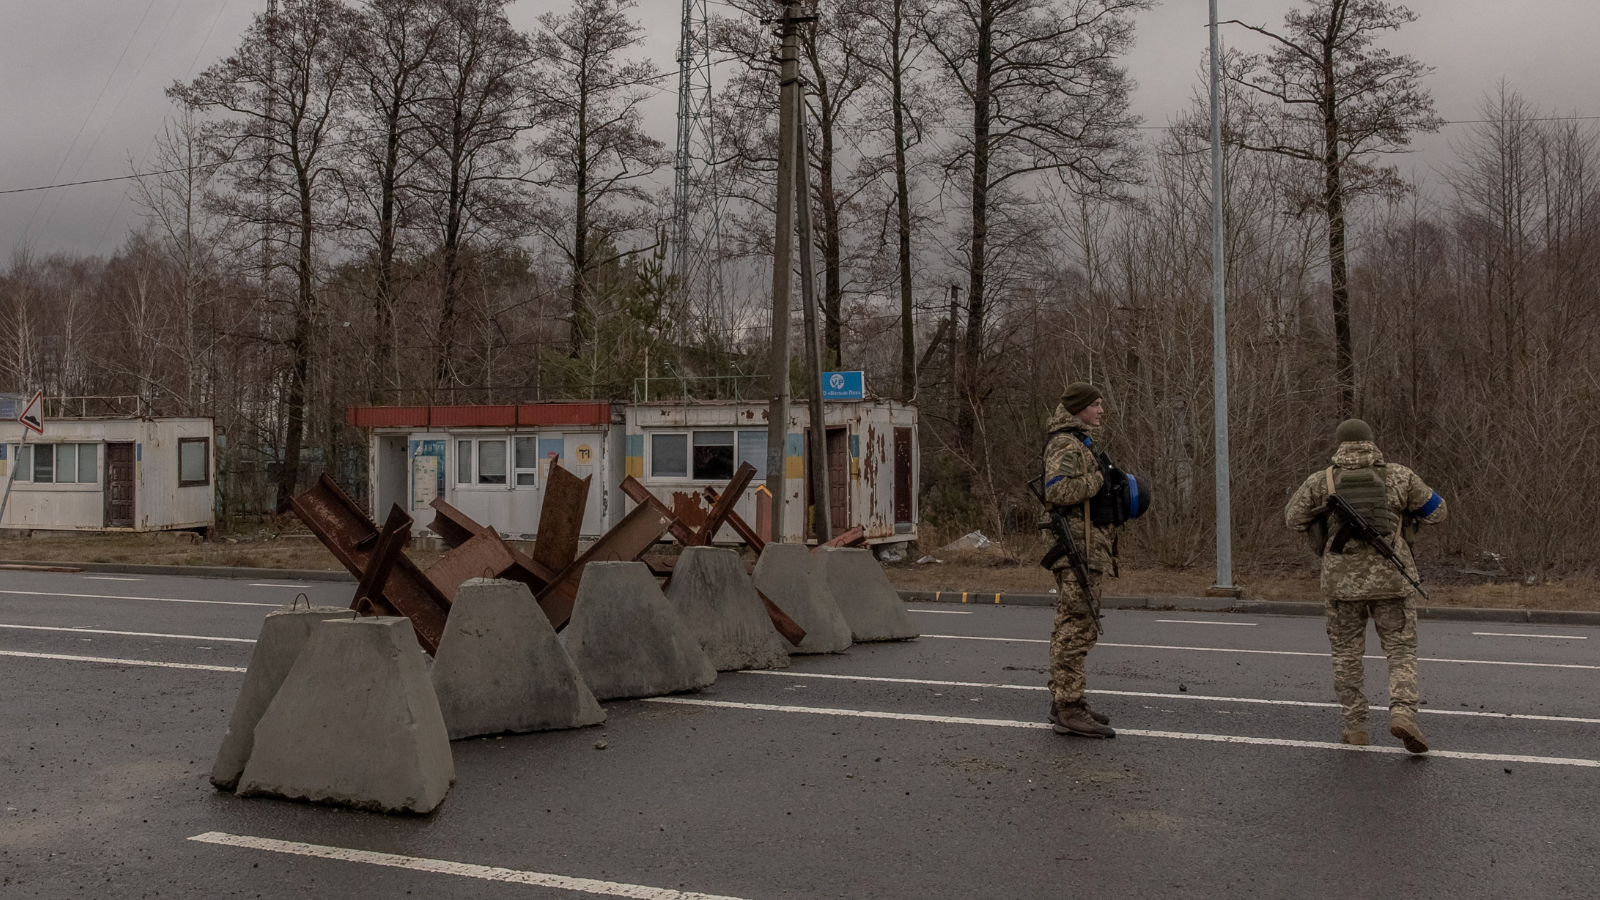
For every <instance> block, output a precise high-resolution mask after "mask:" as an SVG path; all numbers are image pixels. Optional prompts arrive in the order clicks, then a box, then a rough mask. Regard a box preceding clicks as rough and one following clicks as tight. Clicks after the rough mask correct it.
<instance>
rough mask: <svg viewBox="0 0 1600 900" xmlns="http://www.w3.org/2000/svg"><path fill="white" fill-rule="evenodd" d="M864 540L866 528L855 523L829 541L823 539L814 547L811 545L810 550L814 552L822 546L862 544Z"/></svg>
mask: <svg viewBox="0 0 1600 900" xmlns="http://www.w3.org/2000/svg"><path fill="white" fill-rule="evenodd" d="M866 541H867V530H866V529H865V528H862V527H861V526H860V525H857V526H855V527H854V528H851V529H850V530H849V531H846V532H845V533H844V534H841V535H839V536H838V537H836V538H834V539H833V540H831V541H825V542H823V543H821V544H818V545H817V546H815V547H812V548H811V552H812V553H815V552H817V551H818V550H821V549H822V548H823V547H854V546H856V545H857V544H864V543H866Z"/></svg>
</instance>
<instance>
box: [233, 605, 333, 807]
mask: <svg viewBox="0 0 1600 900" xmlns="http://www.w3.org/2000/svg"><path fill="white" fill-rule="evenodd" d="M354 615H355V613H353V612H351V611H350V610H348V609H340V608H339V607H337V606H312V607H302V608H300V609H280V610H276V611H274V612H270V613H268V614H267V618H266V621H264V622H262V623H261V633H260V634H259V635H257V636H256V648H255V650H254V651H252V652H251V653H250V667H249V668H248V669H246V670H245V673H244V684H242V685H240V686H239V699H238V701H237V702H235V703H234V704H233V718H231V719H229V720H228V733H227V734H225V735H223V737H222V748H221V749H220V750H218V751H217V759H216V762H214V763H212V764H211V783H212V784H214V785H216V786H217V787H219V788H221V789H222V790H225V791H231V790H233V789H234V787H236V786H237V785H238V784H239V775H240V773H242V772H244V765H245V763H246V762H249V760H250V749H251V748H252V747H253V746H255V733H256V723H257V722H260V721H261V716H262V714H263V713H265V712H266V711H267V706H268V705H270V704H271V703H272V698H273V697H274V696H275V695H276V694H277V693H278V688H279V687H280V686H281V685H282V684H283V679H285V678H287V677H288V676H289V670H290V669H291V668H293V667H294V661H295V660H296V659H299V658H300V651H301V650H304V649H305V646H306V641H307V639H309V638H310V637H311V631H312V629H313V628H314V627H315V626H316V625H317V624H318V623H320V622H322V621H324V620H326V619H349V618H352V617H354Z"/></svg>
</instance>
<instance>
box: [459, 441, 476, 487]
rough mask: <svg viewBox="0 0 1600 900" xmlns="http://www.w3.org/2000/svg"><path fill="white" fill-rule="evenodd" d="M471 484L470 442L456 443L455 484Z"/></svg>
mask: <svg viewBox="0 0 1600 900" xmlns="http://www.w3.org/2000/svg"><path fill="white" fill-rule="evenodd" d="M471 483H472V442H471V441H456V484H471Z"/></svg>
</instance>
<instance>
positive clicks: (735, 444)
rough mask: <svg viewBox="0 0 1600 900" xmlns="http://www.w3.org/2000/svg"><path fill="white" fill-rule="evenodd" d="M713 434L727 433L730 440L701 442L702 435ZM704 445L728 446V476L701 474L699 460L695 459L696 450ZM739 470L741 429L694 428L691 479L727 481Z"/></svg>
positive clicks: (690, 445) (691, 441)
mask: <svg viewBox="0 0 1600 900" xmlns="http://www.w3.org/2000/svg"><path fill="white" fill-rule="evenodd" d="M713 434H716V435H727V436H728V442H727V443H726V444H722V443H717V444H701V443H700V436H701V435H713ZM702 446H704V447H708V448H709V447H718V448H721V447H726V448H728V474H727V477H726V478H724V477H722V476H720V475H718V476H713V475H701V474H700V472H699V466H698V465H697V462H698V460H696V459H695V451H697V450H699V449H700V448H701V447H702ZM738 470H739V430H738V429H737V428H697V429H695V430H694V432H693V434H692V435H691V436H690V437H689V479H690V480H691V481H714V482H720V481H727V480H728V479H730V478H732V477H733V473H734V472H737V471H738Z"/></svg>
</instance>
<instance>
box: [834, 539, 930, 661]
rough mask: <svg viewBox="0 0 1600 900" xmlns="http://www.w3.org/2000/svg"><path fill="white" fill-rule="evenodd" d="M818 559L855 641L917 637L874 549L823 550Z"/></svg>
mask: <svg viewBox="0 0 1600 900" xmlns="http://www.w3.org/2000/svg"><path fill="white" fill-rule="evenodd" d="M815 559H816V565H817V568H818V569H819V570H820V571H821V573H822V578H823V579H824V580H825V581H826V582H827V584H828V590H829V592H831V593H832V594H833V600H834V602H835V603H837V604H839V612H841V613H843V614H844V620H845V621H846V622H848V623H850V637H851V639H852V640H854V641H856V642H857V643H863V642H866V641H904V640H909V639H911V638H914V637H916V636H917V626H916V625H914V624H913V623H912V621H911V616H910V614H908V613H907V612H906V605H905V603H904V602H903V601H901V599H900V593H899V592H898V591H896V590H895V589H894V585H892V584H890V583H889V576H888V575H887V574H885V573H884V571H883V566H880V565H878V561H877V560H876V559H874V558H873V557H872V551H871V550H862V549H859V548H850V547H823V548H822V549H821V550H820V551H819V552H818V553H817V554H816V557H815Z"/></svg>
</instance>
